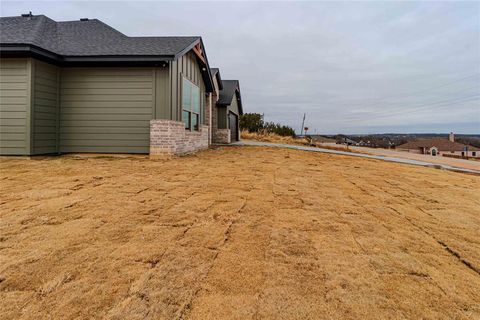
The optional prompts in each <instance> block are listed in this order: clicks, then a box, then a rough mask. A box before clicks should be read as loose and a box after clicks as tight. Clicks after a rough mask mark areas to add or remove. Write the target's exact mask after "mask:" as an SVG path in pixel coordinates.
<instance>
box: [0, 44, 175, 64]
mask: <svg viewBox="0 0 480 320" xmlns="http://www.w3.org/2000/svg"><path fill="white" fill-rule="evenodd" d="M0 54H1V55H2V56H26V55H27V56H33V57H40V58H45V59H47V60H50V61H51V62H56V63H57V64H68V63H102V62H105V63H111V62H114V63H115V62H118V63H120V62H127V63H128V62H133V63H160V62H164V61H173V60H174V59H175V56H174V55H158V56H156V55H108V56H107V55H103V56H62V55H59V54H56V53H53V52H51V51H48V50H45V49H43V48H40V47H38V46H35V45H31V44H10V43H2V44H0Z"/></svg>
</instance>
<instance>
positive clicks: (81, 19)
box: [80, 18, 88, 21]
mask: <svg viewBox="0 0 480 320" xmlns="http://www.w3.org/2000/svg"><path fill="white" fill-rule="evenodd" d="M80 21H88V18H80Z"/></svg>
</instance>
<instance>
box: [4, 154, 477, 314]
mask: <svg viewBox="0 0 480 320" xmlns="http://www.w3.org/2000/svg"><path fill="white" fill-rule="evenodd" d="M0 170H1V172H0V179H1V180H0V183H1V184H0V187H1V190H0V310H1V315H0V318H2V319H479V318H480V304H479V302H480V236H479V235H480V198H479V196H478V195H479V190H480V177H478V176H472V175H465V174H460V173H453V172H446V171H441V170H436V169H431V168H423V167H416V166H409V165H402V164H395V163H387V162H382V161H376V160H369V159H357V158H352V157H344V156H337V155H328V154H317V153H310V152H302V151H296V150H282V149H269V148H257V147H230V148H218V149H214V150H208V151H205V152H202V153H199V154H197V155H194V156H187V157H182V158H179V159H174V160H170V161H151V160H148V159H143V158H123V159H121V158H114V159H112V158H72V157H57V158H44V159H37V158H35V159H33V160H28V159H13V158H2V159H1V163H0Z"/></svg>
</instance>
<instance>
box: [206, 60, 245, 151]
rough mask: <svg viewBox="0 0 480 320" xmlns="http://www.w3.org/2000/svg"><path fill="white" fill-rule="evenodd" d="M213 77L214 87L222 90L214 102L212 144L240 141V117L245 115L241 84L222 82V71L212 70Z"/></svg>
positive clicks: (234, 81)
mask: <svg viewBox="0 0 480 320" xmlns="http://www.w3.org/2000/svg"><path fill="white" fill-rule="evenodd" d="M212 76H213V79H214V83H215V85H214V86H215V87H218V88H220V90H219V94H218V97H217V99H216V101H215V98H214V102H213V111H212V142H213V143H230V142H234V141H239V140H240V116H241V115H243V107H242V96H241V93H240V83H239V81H238V80H222V79H221V77H220V71H219V70H218V69H215V68H213V69H212ZM217 81H219V82H218V84H217Z"/></svg>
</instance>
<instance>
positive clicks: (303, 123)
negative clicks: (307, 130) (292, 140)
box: [300, 113, 306, 136]
mask: <svg viewBox="0 0 480 320" xmlns="http://www.w3.org/2000/svg"><path fill="white" fill-rule="evenodd" d="M305 115H306V113H304V114H303V121H302V130H301V131H300V135H301V136H303V126H304V125H305Z"/></svg>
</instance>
